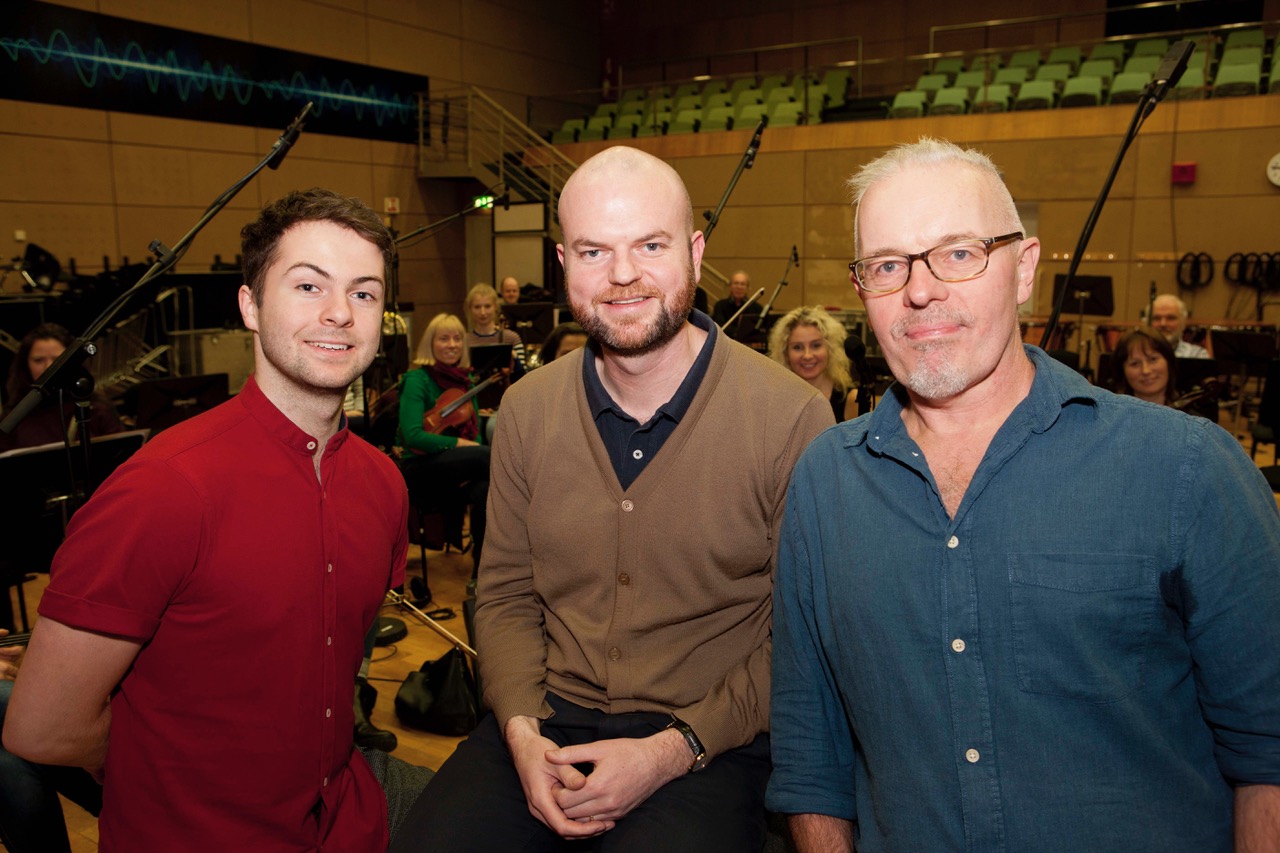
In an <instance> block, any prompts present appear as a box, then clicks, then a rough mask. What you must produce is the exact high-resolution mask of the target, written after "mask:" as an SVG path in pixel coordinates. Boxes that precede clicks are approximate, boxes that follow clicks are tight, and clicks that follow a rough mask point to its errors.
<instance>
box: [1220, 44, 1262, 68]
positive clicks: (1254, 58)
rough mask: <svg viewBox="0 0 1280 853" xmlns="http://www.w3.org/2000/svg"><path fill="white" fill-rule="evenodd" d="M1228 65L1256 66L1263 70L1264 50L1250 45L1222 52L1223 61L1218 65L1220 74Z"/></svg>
mask: <svg viewBox="0 0 1280 853" xmlns="http://www.w3.org/2000/svg"><path fill="white" fill-rule="evenodd" d="M1228 65H1254V66H1257V67H1258V68H1259V69H1261V68H1262V48H1260V47H1257V46H1254V45H1250V46H1247V47H1233V48H1229V49H1227V50H1224V51H1223V52H1222V60H1221V61H1220V62H1219V63H1218V73H1222V69H1223V68H1224V67H1225V66H1228Z"/></svg>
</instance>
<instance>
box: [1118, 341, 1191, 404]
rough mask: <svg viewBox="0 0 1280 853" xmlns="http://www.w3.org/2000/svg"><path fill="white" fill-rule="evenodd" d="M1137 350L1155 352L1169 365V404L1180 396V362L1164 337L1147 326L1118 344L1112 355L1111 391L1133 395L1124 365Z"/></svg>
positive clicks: (1165, 396)
mask: <svg viewBox="0 0 1280 853" xmlns="http://www.w3.org/2000/svg"><path fill="white" fill-rule="evenodd" d="M1135 349H1141V350H1146V351H1148V352H1154V353H1155V354H1156V355H1158V356H1160V357H1161V358H1163V359H1164V360H1165V363H1166V364H1168V365H1169V384H1168V385H1166V386H1165V387H1164V399H1165V402H1166V403H1168V402H1169V401H1170V400H1172V399H1173V398H1174V397H1176V396H1177V394H1178V373H1177V367H1178V363H1177V362H1178V360H1177V359H1176V358H1175V357H1174V355H1173V347H1171V346H1169V342H1168V341H1166V340H1165V339H1164V335H1162V334H1160V333H1159V332H1157V331H1154V330H1153V329H1150V328H1147V327H1146V326H1140V327H1138V328H1136V329H1134V330H1133V331H1131V332H1129V333H1128V334H1127V335H1125V336H1124V337H1123V338H1121V339H1120V342H1119V343H1118V344H1116V349H1115V352H1113V353H1112V354H1111V381H1112V386H1111V390H1112V391H1115V392H1116V393H1117V394H1128V395H1130V396H1132V395H1133V388H1131V387H1130V386H1129V378H1128V377H1127V376H1125V375H1124V363H1125V362H1126V361H1128V360H1129V356H1131V355H1133V351H1134V350H1135Z"/></svg>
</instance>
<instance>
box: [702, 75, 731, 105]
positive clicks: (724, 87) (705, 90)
mask: <svg viewBox="0 0 1280 853" xmlns="http://www.w3.org/2000/svg"><path fill="white" fill-rule="evenodd" d="M727 91H729V84H728V83H726V82H725V81H723V80H708V81H707V85H705V86H703V87H702V100H703V102H704V103H705V102H706V100H707V98H709V97H711V96H712V95H718V94H720V93H721V92H727Z"/></svg>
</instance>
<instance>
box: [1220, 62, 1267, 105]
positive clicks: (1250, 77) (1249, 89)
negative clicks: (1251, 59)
mask: <svg viewBox="0 0 1280 853" xmlns="http://www.w3.org/2000/svg"><path fill="white" fill-rule="evenodd" d="M1261 85H1262V69H1261V68H1260V67H1259V66H1257V65H1223V66H1219V68H1218V76H1217V77H1215V78H1214V80H1213V96H1214V97H1215V98H1230V97H1235V96H1238V95H1256V94H1258V90H1259V88H1260V87H1261Z"/></svg>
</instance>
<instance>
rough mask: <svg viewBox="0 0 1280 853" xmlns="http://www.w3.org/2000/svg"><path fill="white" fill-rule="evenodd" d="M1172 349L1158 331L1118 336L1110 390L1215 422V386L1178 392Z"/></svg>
mask: <svg viewBox="0 0 1280 853" xmlns="http://www.w3.org/2000/svg"><path fill="white" fill-rule="evenodd" d="M1173 352H1174V350H1173V347H1172V346H1171V345H1170V343H1169V341H1168V340H1167V339H1166V338H1165V336H1164V335H1162V334H1161V333H1160V332H1158V331H1155V330H1152V329H1147V328H1139V329H1134V330H1133V331H1132V332H1130V333H1129V334H1127V335H1125V336H1124V337H1123V338H1121V339H1120V343H1119V344H1117V345H1116V351H1115V353H1114V355H1113V356H1112V358H1111V365H1112V373H1113V377H1112V379H1113V382H1114V384H1113V386H1112V390H1114V391H1115V392H1116V393H1117V394H1128V395H1130V396H1133V397H1137V398H1138V399H1139V400H1146V401H1147V402H1148V403H1155V404H1156V405H1159V406H1172V407H1173V408H1175V409H1182V410H1183V411H1185V412H1187V413H1188V414H1192V415H1199V416H1200V417H1202V418H1207V419H1209V420H1211V421H1213V422H1215V423H1216V422H1217V420H1218V401H1217V394H1216V393H1215V392H1214V389H1211V388H1203V389H1201V388H1197V389H1192V390H1190V392H1189V393H1186V394H1179V393H1178V385H1177V369H1176V364H1177V359H1175V358H1174V355H1173Z"/></svg>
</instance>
